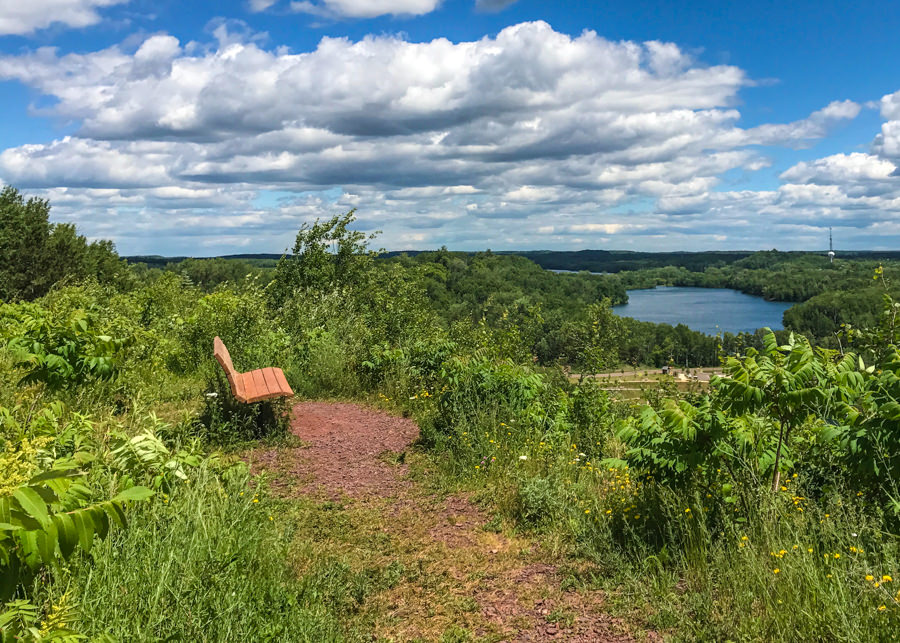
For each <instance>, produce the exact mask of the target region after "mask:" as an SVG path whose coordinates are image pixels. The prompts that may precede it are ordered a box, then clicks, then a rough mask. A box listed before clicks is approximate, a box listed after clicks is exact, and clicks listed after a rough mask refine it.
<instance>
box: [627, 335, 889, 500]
mask: <svg viewBox="0 0 900 643" xmlns="http://www.w3.org/2000/svg"><path fill="white" fill-rule="evenodd" d="M723 370H724V373H723V376H721V377H715V378H713V382H712V390H711V393H710V394H709V395H707V396H703V397H702V398H701V399H700V401H699V402H698V403H696V404H690V403H688V402H685V401H674V400H668V401H667V402H666V403H665V405H664V408H663V409H662V410H661V411H659V412H657V411H655V410H653V409H651V408H649V407H648V408H646V409H644V410H643V411H642V413H641V415H640V417H639V418H638V419H634V418H632V419H629V420H627V421H626V422H624V424H623V425H622V427H621V428H620V431H619V437H620V439H622V440H623V441H624V442H625V443H626V444H627V445H628V447H629V449H628V451H627V453H626V455H625V459H624V460H620V461H611V463H612V464H619V465H624V464H626V463H630V464H633V465H635V466H639V467H642V468H643V469H646V470H650V471H652V472H653V473H654V474H655V475H658V476H660V477H661V478H671V479H678V478H682V479H684V478H689V477H691V476H693V475H695V474H696V472H697V471H698V470H699V471H701V472H702V471H703V470H706V469H709V468H711V467H715V468H716V469H717V470H719V469H724V470H726V471H728V472H729V473H730V474H731V477H732V478H733V479H734V480H735V481H737V482H745V481H747V482H751V483H760V482H761V481H762V476H764V475H768V476H771V477H770V481H771V482H770V486H771V489H772V490H773V491H777V490H778V489H779V488H780V480H781V474H782V472H783V471H784V470H786V469H789V468H791V467H793V466H794V454H795V447H797V446H798V443H799V442H800V441H801V439H802V438H804V437H807V436H806V435H805V434H806V433H807V432H805V431H803V430H801V429H803V428H807V429H811V430H812V432H813V433H815V434H816V435H822V436H824V437H826V438H827V437H833V436H839V435H845V434H846V432H847V430H849V428H848V427H849V425H850V424H851V423H852V422H856V421H857V420H858V415H859V413H858V411H857V409H858V407H859V404H860V395H861V394H862V393H863V392H864V391H865V390H866V381H867V378H870V377H871V376H872V375H873V370H872V369H867V368H866V367H865V365H864V364H862V362H861V361H859V360H858V358H857V357H856V356H855V355H849V354H848V355H843V356H841V355H839V354H838V353H836V352H835V351H828V350H823V349H816V348H813V347H812V346H810V344H809V342H808V341H807V340H806V339H805V338H804V337H802V336H794V335H791V336H790V337H789V339H788V341H787V343H786V344H784V345H780V346H779V345H778V342H777V341H776V338H775V334H774V333H772V332H771V331H767V332H766V333H765V336H764V338H763V350H762V351H761V352H760V351H757V350H755V349H753V348H750V349H748V351H747V354H746V355H745V356H742V357H730V358H728V360H726V362H725V365H724V369H723ZM870 416H871V417H870V418H869V420H868V421H869V425H871V424H872V423H874V422H875V420H874V419H873V418H874V416H879V417H882V416H881V415H879V413H878V412H875V413H874V414H870ZM854 418H855V419H854ZM851 420H852V422H851ZM869 425H867V426H869ZM826 426H831V427H833V428H832V429H831V430H829V431H823V430H822V429H824V427H826ZM854 444H857V445H859V442H858V441H857V442H856V443H854ZM729 490H730V487H729Z"/></svg>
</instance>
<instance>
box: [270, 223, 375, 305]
mask: <svg viewBox="0 0 900 643" xmlns="http://www.w3.org/2000/svg"><path fill="white" fill-rule="evenodd" d="M355 213H356V210H350V212H348V213H346V214H343V215H336V216H334V217H332V218H331V219H328V220H326V221H320V220H319V219H316V221H315V223H313V224H312V225H309V224H307V223H304V224H303V226H302V227H301V228H300V231H299V232H297V238H296V240H295V242H294V247H293V250H292V251H291V254H290V255H285V256H283V257H282V258H281V260H280V261H279V262H278V266H277V267H276V268H275V279H274V280H273V283H272V290H271V293H272V300H273V303H274V304H275V305H276V306H281V305H282V304H284V302H285V301H287V300H288V299H290V297H291V296H293V295H294V293H296V292H298V291H304V290H317V291H328V290H335V289H339V288H344V287H349V286H353V285H356V284H358V283H359V278H360V276H361V275H362V274H363V273H364V272H365V270H366V269H367V268H368V267H369V266H370V265H371V262H372V258H373V255H374V254H375V253H371V252H370V251H369V248H368V243H367V242H368V241H369V240H370V239H374V238H375V235H374V234H373V235H370V236H368V237H367V236H366V235H365V234H364V233H362V232H359V231H358V230H351V229H350V228H349V226H350V224H351V223H353V221H355V220H356V216H355Z"/></svg>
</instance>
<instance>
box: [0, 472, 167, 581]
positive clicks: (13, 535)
mask: <svg viewBox="0 0 900 643" xmlns="http://www.w3.org/2000/svg"><path fill="white" fill-rule="evenodd" d="M76 467H77V465H76V464H75V463H72V462H65V461H61V462H57V463H55V466H54V468H53V469H51V470H49V471H46V472H43V473H40V474H38V475H36V476H35V477H33V478H32V479H31V480H29V481H28V482H27V483H26V484H23V485H21V486H19V487H17V488H16V489H15V490H14V491H13V493H12V495H11V496H4V497H0V579H2V584H0V598H2V599H8V598H9V597H11V596H12V595H13V593H14V592H15V591H16V588H17V587H18V586H19V585H20V584H22V583H25V582H27V581H26V579H28V578H30V577H32V576H33V574H34V573H35V572H36V571H37V570H38V569H39V568H40V567H41V566H46V565H55V564H57V563H58V561H60V560H66V559H68V558H69V557H71V556H72V554H73V552H74V551H75V548H76V547H80V548H81V549H83V550H84V551H85V552H89V551H90V549H91V546H92V545H93V540H94V536H95V535H96V536H98V537H99V538H101V539H102V538H105V537H106V535H107V533H108V532H109V529H110V526H111V525H118V526H119V527H125V526H126V524H127V518H126V515H125V511H124V508H125V504H126V503H127V502H129V501H135V500H146V499H147V498H149V497H150V496H151V495H152V492H151V491H150V490H149V489H146V488H145V487H130V488H128V489H125V490H124V491H122V492H120V493H119V494H117V495H116V496H114V497H113V498H111V499H109V500H104V501H99V502H92V501H91V496H92V493H91V490H90V489H89V488H88V487H87V486H85V484H84V475H83V474H82V473H80V472H79V471H78V470H77V468H76Z"/></svg>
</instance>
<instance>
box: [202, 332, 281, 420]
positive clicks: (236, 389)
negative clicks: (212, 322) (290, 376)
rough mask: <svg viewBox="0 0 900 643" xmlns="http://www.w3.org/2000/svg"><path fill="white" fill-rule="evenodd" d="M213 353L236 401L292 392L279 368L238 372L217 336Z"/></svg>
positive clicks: (245, 402) (265, 397) (268, 397)
mask: <svg viewBox="0 0 900 643" xmlns="http://www.w3.org/2000/svg"><path fill="white" fill-rule="evenodd" d="M213 355H215V357H216V361H217V362H219V364H220V365H221V366H222V369H223V370H224V371H225V376H226V377H227V378H228V384H229V386H231V393H232V395H234V397H235V399H236V400H237V401H238V402H243V403H244V404H250V403H252V402H260V401H262V400H271V399H273V398H276V397H289V396H291V395H293V394H294V391H292V390H291V387H290V386H289V385H288V383H287V379H286V378H285V377H284V372H283V371H282V370H281V369H280V368H260V369H258V370H255V371H248V372H247V373H238V372H237V371H236V370H234V364H232V363H231V355H229V354H228V349H227V348H225V344H224V342H222V340H221V339H219V338H218V337H216V338H215V339H214V340H213Z"/></svg>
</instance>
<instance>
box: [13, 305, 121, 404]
mask: <svg viewBox="0 0 900 643" xmlns="http://www.w3.org/2000/svg"><path fill="white" fill-rule="evenodd" d="M0 318H4V319H3V322H4V324H3V326H4V328H5V329H6V330H5V333H4V334H7V335H8V338H7V339H8V348H9V350H10V352H11V353H12V355H13V357H14V359H15V363H16V366H17V367H19V368H21V369H23V370H24V371H25V375H24V377H23V378H22V383H23V384H28V383H34V382H43V383H44V384H46V385H47V386H48V387H49V388H50V389H61V388H66V387H70V386H74V385H78V384H81V383H83V382H84V381H86V380H88V379H91V378H96V379H109V378H111V377H113V376H114V375H115V373H116V367H117V358H118V356H119V354H120V351H121V350H122V348H123V347H124V345H125V343H126V342H125V341H124V340H121V339H114V338H112V337H110V336H108V335H104V334H102V333H99V332H97V331H96V330H95V323H94V320H93V318H92V316H91V315H90V314H89V313H87V312H85V311H82V310H74V311H71V312H70V313H68V314H66V315H54V314H51V313H50V312H49V311H47V310H45V309H44V308H42V307H40V306H38V305H36V304H20V305H12V304H5V305H3V306H2V307H0Z"/></svg>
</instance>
